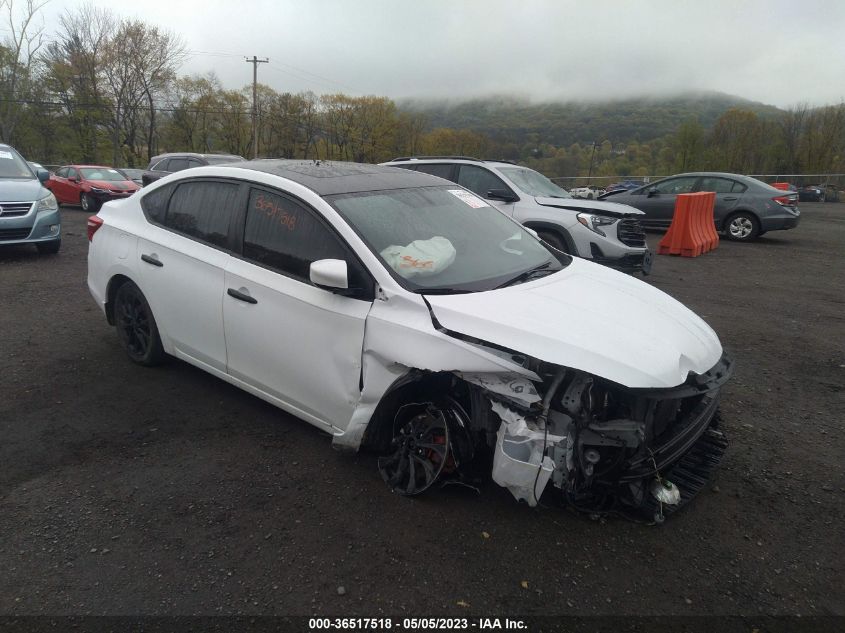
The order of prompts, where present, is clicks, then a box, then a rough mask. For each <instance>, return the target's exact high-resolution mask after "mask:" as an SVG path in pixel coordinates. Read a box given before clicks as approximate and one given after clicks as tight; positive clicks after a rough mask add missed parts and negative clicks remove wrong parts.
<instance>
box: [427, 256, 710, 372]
mask: <svg viewBox="0 0 845 633" xmlns="http://www.w3.org/2000/svg"><path fill="white" fill-rule="evenodd" d="M426 299H427V301H428V302H429V304H430V305H431V309H432V311H433V313H434V316H435V317H436V318H437V320H438V321H439V322H440V324H441V325H442V326H443V327H445V328H446V329H448V330H452V331H454V332H457V333H460V334H465V335H469V336H473V337H476V338H479V339H482V340H484V341H487V342H489V343H495V344H497V345H501V346H503V347H506V348H509V349H512V350H515V351H518V352H520V353H523V354H526V355H529V356H533V357H534V358H538V359H540V360H543V361H546V362H548V363H553V364H556V365H562V366H564V367H570V368H573V369H580V370H582V371H585V372H588V373H591V374H594V375H596V376H601V377H602V378H606V379H608V380H612V381H613V382H616V383H619V384H621V385H624V386H626V387H630V388H666V387H674V386H677V385H680V384H681V383H683V382H684V381H685V380H686V379H687V376H688V374H689V372H694V373H696V374H701V373H704V372H706V371H707V370H709V369H710V368H712V367H713V366H714V365H715V364H716V363H717V362H718V361H719V359H720V358H721V356H722V346H721V344H720V343H719V339H718V337H717V336H716V333H715V332H714V331H713V330H712V328H710V326H709V325H707V324H706V323H705V322H704V321H703V320H702V319H700V318H699V317H698V316H696V315H695V314H694V313H693V312H692V311H690V310H689V309H687V308H686V307H684V306H683V305H682V304H681V303H680V302H678V301H676V300H675V299H673V298H672V297H670V296H669V295H667V294H665V293H664V292H661V291H660V290H658V289H656V288H654V287H653V286H650V285H648V284H646V283H644V282H642V281H639V280H637V279H634V278H633V277H631V276H629V275H625V274H623V273H620V272H617V271H614V270H611V269H609V268H607V267H605V266H599V265H598V264H593V263H590V262H586V261H584V260H581V259H578V258H574V259H573V261H572V263H571V264H570V265H569V266H567V267H566V268H565V269H563V270H562V271H560V272H558V273H555V274H553V275H550V276H548V277H544V278H541V279H538V280H535V281H531V282H528V283H524V284H520V285H516V286H510V287H507V288H502V289H499V290H490V291H487V292H478V293H470V294H458V295H431V296H426Z"/></svg>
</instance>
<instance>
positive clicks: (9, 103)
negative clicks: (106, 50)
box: [0, 0, 49, 142]
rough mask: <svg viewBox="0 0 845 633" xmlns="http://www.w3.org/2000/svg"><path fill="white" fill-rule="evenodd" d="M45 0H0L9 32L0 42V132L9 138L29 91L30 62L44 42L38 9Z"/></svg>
mask: <svg viewBox="0 0 845 633" xmlns="http://www.w3.org/2000/svg"><path fill="white" fill-rule="evenodd" d="M48 1H49V0H26V1H25V2H24V3H22V4H23V6H22V8H20V9H19V8H18V7H16V5H15V2H14V0H0V10H2V11H4V12H5V17H6V21H5V24H4V27H5V29H6V30H8V32H9V35H8V36H7V37H6V38H4V40H3V42H2V44H0V99H2V101H0V134H2V138H3V140H4V141H6V142H11V141H12V139H13V136H14V133H15V128H16V127H17V123H18V120H19V118H20V115H21V111H22V109H23V108H22V105H23V104H22V103H21V101H23V100H25V99H26V97H27V96H28V92H29V84H30V79H31V77H32V72H33V65H34V64H35V63H36V61H37V53H38V50H39V49H40V48H41V46H42V44H43V42H44V38H43V35H44V24H43V22H40V23H39V21H38V20H37V16H38V13H39V12H40V11H41V9H42V8H43V7H44V5H46V4H47V2H48Z"/></svg>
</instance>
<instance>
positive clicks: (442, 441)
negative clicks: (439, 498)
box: [378, 402, 451, 496]
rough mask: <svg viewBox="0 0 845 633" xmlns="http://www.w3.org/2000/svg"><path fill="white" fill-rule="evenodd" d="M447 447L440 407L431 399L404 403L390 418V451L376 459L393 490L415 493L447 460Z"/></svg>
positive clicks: (435, 476) (446, 428) (424, 487)
mask: <svg viewBox="0 0 845 633" xmlns="http://www.w3.org/2000/svg"><path fill="white" fill-rule="evenodd" d="M449 447H450V445H449V425H448V424H447V422H446V416H445V414H444V412H443V411H442V410H441V408H439V407H438V406H436V405H435V404H433V403H431V402H429V403H425V404H423V405H417V404H413V405H405V406H404V407H401V408H400V409H399V411H398V412H397V414H396V419H395V420H394V426H393V440H392V442H391V444H390V451H389V453H388V454H387V455H384V456H382V457H380V458H379V460H378V468H379V472H381V476H382V478H384V480H385V481H386V482H387V485H388V486H390V488H391V490H393V491H394V492H396V493H398V494H401V495H407V496H413V495H418V494H420V493H422V492H425V491H426V490H428V489H429V488H430V487H431V486H432V485H433V484H434V482H436V481H437V479H438V478H439V477H440V474H441V473H442V472H443V470H444V468H445V467H446V465H447V462H450V461H451V460H450V454H449Z"/></svg>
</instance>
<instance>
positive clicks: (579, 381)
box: [379, 355, 732, 522]
mask: <svg viewBox="0 0 845 633" xmlns="http://www.w3.org/2000/svg"><path fill="white" fill-rule="evenodd" d="M530 362H531V361H530V359H528V360H526V363H530ZM533 365H534V366H532V367H530V368H531V370H532V371H533V372H534V373H535V375H537V376H538V377H539V378H540V382H537V381H532V380H529V379H528V378H526V377H525V376H521V375H518V374H514V375H510V376H508V375H503V374H471V373H462V372H452V373H451V374H448V373H445V374H441V375H439V376H429V378H430V379H431V380H433V381H435V382H436V383H437V386H436V389H430V388H429V389H428V390H427V392H428V393H433V392H439V393H447V394H449V395H447V396H442V397H440V396H439V397H437V398H429V399H426V398H420V399H419V401H406V402H405V403H404V404H402V405H401V406H399V407H398V408H397V409H396V410H395V416H394V418H393V420H392V425H391V428H392V439H391V442H390V448H389V450H387V451H385V455H384V456H383V457H381V458H380V459H379V469H380V471H381V474H382V476H383V477H384V479H385V481H386V482H387V483H388V485H389V486H390V487H391V488H392V489H393V490H394V491H395V492H397V493H399V494H405V495H415V494H419V493H421V492H424V491H425V490H427V489H429V488H430V487H432V486H433V485H434V484H435V483H438V482H439V483H441V484H447V483H464V484H469V485H472V482H473V481H478V477H479V476H482V477H483V474H484V472H485V471H486V473H487V475H488V476H492V479H493V481H495V482H496V483H497V484H499V485H501V486H503V487H505V488H507V489H508V490H509V491H510V492H511V493H512V494H513V496H514V497H515V498H516V499H517V500H520V501H524V502H526V503H527V504H528V505H530V506H535V505H537V504H538V503H539V500H540V498H541V496H542V495H543V493H544V491H546V492H547V495H548V494H550V493H551V490H552V489H557V490H558V491H559V494H560V495H561V498H562V499H563V501H565V502H566V503H567V504H568V505H570V506H572V507H574V508H576V509H578V510H580V511H584V512H588V513H591V514H594V513H598V514H601V513H622V514H630V515H637V516H639V517H640V518H645V519H647V520H653V521H655V522H662V521H663V519H664V517H665V516H666V515H667V514H670V513H671V512H673V511H674V510H676V509H677V508H679V507H681V506H682V505H683V504H684V503H685V502H686V501H688V500H689V499H691V498H692V497H693V496H695V494H696V493H697V492H698V491H699V490H701V488H702V487H703V486H704V485H705V484H706V482H707V480H708V478H709V475H710V473H711V471H712V470H713V469H714V468H715V467H716V466H717V465H718V463H719V461H720V459H721V457H722V454H723V453H724V451H725V449H726V447H727V440H726V438H725V436H724V434H723V433H722V432H721V431H720V430H719V428H718V425H719V415H718V412H717V407H718V397H719V390H720V387H721V386H722V385H723V384H724V383H725V382H726V381H727V380H728V378H729V377H730V375H731V373H732V367H731V361H730V359H729V358H728V357H727V356H726V355H724V356H722V358H721V360H720V361H719V362H718V363H717V364H716V365H715V366H714V367H713V368H712V369H711V370H710V371H708V372H706V373H704V374H700V375H696V374H693V373H690V376H689V378H688V380H687V381H686V382H685V383H684V384H682V385H679V386H678V387H674V388H670V389H630V388H626V387H623V386H620V385H618V384H616V383H613V382H610V381H607V380H605V379H602V378H599V377H596V376H593V375H590V374H587V373H585V372H582V371H578V370H574V369H567V368H563V367H554V366H550V365H548V364H545V363H541V362H539V361H537V362H534V363H533ZM491 456H492V460H491ZM491 462H492V463H491ZM549 484H551V486H550V485H549Z"/></svg>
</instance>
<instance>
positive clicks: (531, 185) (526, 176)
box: [499, 167, 572, 198]
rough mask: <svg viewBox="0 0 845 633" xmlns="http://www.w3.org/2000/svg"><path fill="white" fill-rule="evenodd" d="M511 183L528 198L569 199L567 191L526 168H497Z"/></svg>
mask: <svg viewBox="0 0 845 633" xmlns="http://www.w3.org/2000/svg"><path fill="white" fill-rule="evenodd" d="M499 171H501V172H502V173H503V174H504V175H505V176H507V177H508V178H510V179H511V182H513V184H515V185H516V186H517V187H519V188H520V189H522V190H523V191H524V192H525V193H527V194H528V195H529V196H540V197H548V198H571V197H572V196H570V195H569V193H568V192H567V191H565V190H564V189H561V188H560V187H558V186H557V185H556V184H555V183H553V182H552V181H551V180H549V179H548V178H546V177H545V176H544V175H543V174H541V173H538V172H536V171H534V170H533V169H528V168H527V167H499Z"/></svg>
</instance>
